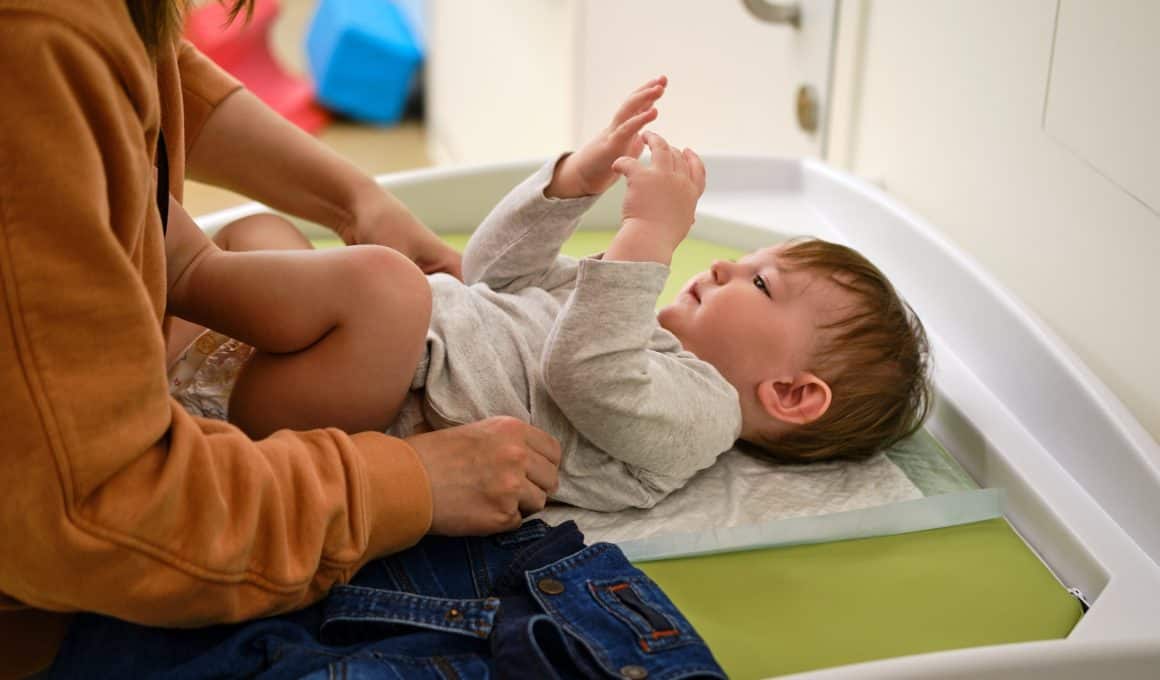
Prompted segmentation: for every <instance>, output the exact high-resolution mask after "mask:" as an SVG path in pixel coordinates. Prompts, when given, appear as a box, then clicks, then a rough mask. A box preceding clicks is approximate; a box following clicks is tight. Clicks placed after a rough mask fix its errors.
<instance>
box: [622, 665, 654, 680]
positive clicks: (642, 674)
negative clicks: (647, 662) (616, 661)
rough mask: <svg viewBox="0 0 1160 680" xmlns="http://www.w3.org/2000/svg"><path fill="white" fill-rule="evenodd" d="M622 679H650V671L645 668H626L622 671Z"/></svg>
mask: <svg viewBox="0 0 1160 680" xmlns="http://www.w3.org/2000/svg"><path fill="white" fill-rule="evenodd" d="M620 677H622V678H627V679H628V680H644V678H647V677H648V669H647V668H645V667H644V666H625V667H624V668H621V669H620Z"/></svg>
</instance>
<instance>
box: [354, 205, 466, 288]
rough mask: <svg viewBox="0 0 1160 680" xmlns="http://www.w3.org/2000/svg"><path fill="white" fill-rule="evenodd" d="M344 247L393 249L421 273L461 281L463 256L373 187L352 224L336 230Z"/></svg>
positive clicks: (408, 211)
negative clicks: (450, 276)
mask: <svg viewBox="0 0 1160 680" xmlns="http://www.w3.org/2000/svg"><path fill="white" fill-rule="evenodd" d="M339 235H340V236H342V240H343V241H345V242H346V244H347V245H358V244H374V245H380V246H387V247H389V248H394V249H395V250H397V251H399V252H400V253H402V254H403V255H405V256H407V258H408V259H410V260H411V261H412V262H414V263H415V264H416V265H417V266H418V267H419V269H421V270H422V271H423V273H424V274H434V273H437V272H444V273H447V274H450V275H452V276H454V277H455V278H457V279H460V280H462V279H463V256H462V255H460V254H459V252H458V251H456V250H455V249H454V248H452V247H451V246H449V245H447V244H446V243H444V242H443V240H442V239H440V238H439V237H438V236H436V235H435V233H434V232H432V231H431V230H430V229H428V228H427V227H426V226H425V225H424V224H423V223H422V222H420V221H419V218H417V217H415V215H414V214H413V213H412V212H411V211H410V210H408V209H407V207H406V206H405V205H403V204H402V203H401V202H400V201H399V200H398V199H397V198H395V197H394V196H392V195H390V194H388V193H387V192H385V191H383V190H382V189H380V188H379V187H378V186H377V185H376V186H375V187H374V189H373V190H370V191H368V192H367V195H366V198H364V199H363V200H362V201H361V202H360V203H359V205H358V206H357V207H356V208H355V218H354V222H353V223H352V224H350V225H347V226H346V227H345V228H344V229H341V230H339Z"/></svg>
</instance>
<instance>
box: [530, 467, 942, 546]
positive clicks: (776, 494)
mask: <svg viewBox="0 0 1160 680" xmlns="http://www.w3.org/2000/svg"><path fill="white" fill-rule="evenodd" d="M915 498H922V492H921V491H920V490H919V489H918V487H917V486H915V485H914V483H913V482H911V481H910V478H908V477H907V476H906V473H904V472H903V471H902V470H901V469H900V468H899V467H898V466H897V465H895V464H894V463H893V462H892V461H891V460H890V459H889V458H887V457H886V456H885V455H884V454H878V455H875V456H872V457H870V458H868V459H867V460H865V461H833V462H821V463H811V464H806V465H787V464H773V463H769V462H766V461H762V460H759V459H757V458H755V457H753V456H749V455H746V454H745V453H742V452H741V451H737V450H731V451H727V452H726V453H724V454H723V455H722V456H721V457H720V458H718V459H717V462H716V463H714V464H713V465H712V466H710V467H709V468H707V469H705V470H702V471H701V472H700V473H698V474H697V476H695V477H693V479H692V480H690V481H689V483H688V484H687V485H685V487H684V488H683V489H679V490H678V491H676V492H674V493H673V494H672V495H670V496H669V497H668V498H665V499H664V500H662V501H661V502H660V503H658V504H657V505H656V506H655V507H653V508H652V509H649V510H641V509H638V508H631V509H628V510H622V511H620V512H615V513H610V512H597V511H595V510H587V509H583V508H575V507H572V506H568V505H551V506H549V507H548V508H546V509H545V510H544V511H543V512H540V513H538V514H537V515H536V517H539V518H540V519H543V520H544V521H546V522H548V523H550V524H557V523H559V522H562V521H565V520H569V519H570V520H574V521H575V522H576V525H577V526H579V527H580V530H581V531H583V532H584V536H585V538H586V539H587V540H588V542H590V543H591V542H596V541H609V542H614V543H619V542H623V541H628V540H632V539H641V538H647V537H650V536H655V535H658V534H665V533H674V532H681V533H683V532H696V531H702V530H711V529H720V528H725V527H738V526H745V525H754V524H763V523H767V522H770V521H774V520H781V519H787V518H790V517H807V516H809V517H812V516H816V515H826V514H831V513H836V512H843V511H849V510H858V509H861V508H868V507H874V506H880V505H886V504H889V503H897V502H899V501H906V500H912V499H915Z"/></svg>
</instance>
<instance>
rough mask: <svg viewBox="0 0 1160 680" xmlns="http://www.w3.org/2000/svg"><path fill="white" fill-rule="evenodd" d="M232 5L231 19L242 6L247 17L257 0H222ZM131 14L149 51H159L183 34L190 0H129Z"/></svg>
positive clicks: (227, 5) (127, 0)
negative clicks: (183, 24) (183, 22)
mask: <svg viewBox="0 0 1160 680" xmlns="http://www.w3.org/2000/svg"><path fill="white" fill-rule="evenodd" d="M218 1H220V2H221V4H223V5H225V6H226V7H228V8H229V16H230V19H229V20H230V21H233V20H234V19H235V18H236V17H237V16H238V15H239V14H241V13H242V10H245V12H246V18H249V16H250V13H251V12H253V11H254V2H255V0H218ZM125 5H126V6H127V7H128V8H129V17H130V18H132V19H133V26H134V28H136V29H137V35H139V36H141V42H143V43H145V49H146V50H148V51H149V54H157V51H158V50H159V49H161V46H162V45H168V44H170V43H172V42H173V41H174V40H176V39H177V36H178V35H180V34H181V22H182V20H183V18H184V15H185V10H186V8H187V7H188V6H189V5H190V0H125Z"/></svg>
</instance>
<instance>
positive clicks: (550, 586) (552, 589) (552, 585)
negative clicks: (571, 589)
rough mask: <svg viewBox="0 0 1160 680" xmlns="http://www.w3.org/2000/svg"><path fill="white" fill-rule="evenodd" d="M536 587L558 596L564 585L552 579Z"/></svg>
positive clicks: (541, 580)
mask: <svg viewBox="0 0 1160 680" xmlns="http://www.w3.org/2000/svg"><path fill="white" fill-rule="evenodd" d="M536 587H537V588H539V589H540V592H541V593H546V594H548V595H559V594H560V593H562V592H564V584H563V583H560V582H559V581H557V580H556V579H554V578H542V579H540V580H539V581H537V582H536ZM641 677H644V676H643V675H642V676H641Z"/></svg>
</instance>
